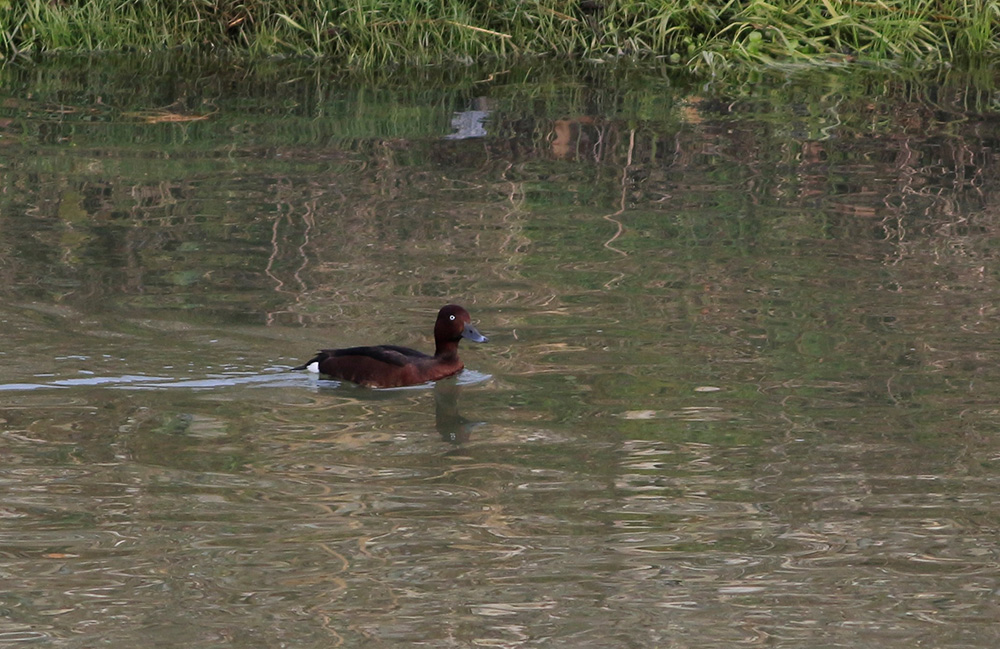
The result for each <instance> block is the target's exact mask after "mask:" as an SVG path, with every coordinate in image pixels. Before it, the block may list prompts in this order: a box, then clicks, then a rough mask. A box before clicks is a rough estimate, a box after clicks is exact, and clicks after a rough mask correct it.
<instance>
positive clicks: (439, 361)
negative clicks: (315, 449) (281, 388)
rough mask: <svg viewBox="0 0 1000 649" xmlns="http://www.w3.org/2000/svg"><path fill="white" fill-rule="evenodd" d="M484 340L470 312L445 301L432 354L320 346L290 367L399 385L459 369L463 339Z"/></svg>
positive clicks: (375, 384) (369, 382) (395, 348)
mask: <svg viewBox="0 0 1000 649" xmlns="http://www.w3.org/2000/svg"><path fill="white" fill-rule="evenodd" d="M463 338H464V339H466V340H470V341H472V342H474V343H485V342H487V341H488V340H489V339H488V338H487V337H486V336H484V335H483V334H481V333H479V331H478V330H477V329H476V328H475V327H474V326H472V317H471V316H470V315H469V312H468V311H466V310H465V309H464V308H463V307H461V306H459V305H457V304H446V305H445V306H443V307H441V310H440V311H438V315H437V321H436V322H435V323H434V355H433V356H430V355H428V354H425V353H423V352H420V351H417V350H416V349H410V348H409V347H400V346H399V345H374V346H370V347H347V348H345V349H321V350H319V352H317V353H316V355H315V356H314V357H312V358H311V359H309V360H308V361H306V362H305V363H303V364H302V365H299V366H298V367H294V368H292V369H293V370H309V371H310V372H314V373H318V374H323V375H326V376H328V377H330V378H334V379H338V380H341V381H350V382H351V383H357V384H358V385H361V386H364V387H368V388H399V387H405V386H409V385H420V384H422V383H430V382H433V381H439V380H441V379H443V378H446V377H449V376H452V375H454V374H457V373H458V372H460V371H462V368H464V367H465V365H464V364H463V363H462V359H460V358H459V357H458V343H459V342H460V341H461V340H462V339H463Z"/></svg>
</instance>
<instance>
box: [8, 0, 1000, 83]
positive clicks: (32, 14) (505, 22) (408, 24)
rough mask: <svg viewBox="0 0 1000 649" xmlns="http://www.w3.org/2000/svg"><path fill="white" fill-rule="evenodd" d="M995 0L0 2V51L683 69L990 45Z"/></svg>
mask: <svg viewBox="0 0 1000 649" xmlns="http://www.w3.org/2000/svg"><path fill="white" fill-rule="evenodd" d="M998 22H1000V0H853V1H845V0H772V1H771V2H764V1H761V0H744V1H737V0H730V1H729V2H697V1H691V0H538V1H534V2H533V1H531V0H493V1H491V2H480V1H476V0H465V1H462V0H247V1H243V2H241V1H239V0H183V1H181V2H178V1H177V0H0V54H2V56H4V57H6V58H9V57H12V56H15V55H17V54H19V53H37V52H47V51H75V52H84V51H109V50H110V51H123V50H125V51H131V50H138V51H152V50H163V49H169V48H178V47H197V48H210V49H223V50H227V51H230V50H235V51H239V52H244V53H248V54H251V55H263V56H271V55H298V56H309V57H324V58H330V59H332V60H335V61H337V62H340V63H343V64H347V65H350V66H354V67H362V68H365V67H377V66H383V65H387V64H397V63H402V64H428V63H445V62H455V61H471V60H482V59H484V58H491V57H492V58H497V57H499V58H506V57H514V56H518V55H526V56H546V55H547V56H557V57H574V58H608V57H622V56H626V57H636V58H644V57H664V58H665V59H667V60H668V61H670V62H672V63H675V64H677V65H684V66H687V67H690V68H706V67H707V68H714V67H719V66H722V65H725V64H727V63H729V62H733V61H760V62H768V61H774V60H778V61H792V62H795V61H808V60H826V59H829V58H831V57H857V58H863V59H869V60H885V59H897V60H899V59H901V60H917V61H930V62H941V61H952V60H957V59H963V58H971V57H981V56H989V55H993V54H996V53H998V52H1000V29H998V28H997V26H996V25H997V23H998Z"/></svg>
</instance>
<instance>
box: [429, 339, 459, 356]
mask: <svg viewBox="0 0 1000 649" xmlns="http://www.w3.org/2000/svg"><path fill="white" fill-rule="evenodd" d="M434 358H440V359H442V360H452V359H455V358H458V341H457V340H444V341H441V342H438V343H436V344H435V346H434Z"/></svg>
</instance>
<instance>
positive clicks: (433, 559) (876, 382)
mask: <svg viewBox="0 0 1000 649" xmlns="http://www.w3.org/2000/svg"><path fill="white" fill-rule="evenodd" d="M0 74H2V75H3V77H4V83H3V86H2V87H3V88H4V90H3V93H4V98H3V101H2V102H0V147H2V150H3V155H2V156H0V174H2V175H0V178H2V181H0V182H2V188H0V276H2V280H3V281H2V282H0V295H2V301H0V333H2V339H3V340H4V342H5V344H4V345H3V346H2V349H0V354H2V361H3V362H2V364H0V418H2V428H0V449H2V451H0V496H2V497H0V519H2V520H0V576H2V579H3V581H4V583H5V587H4V588H3V589H2V592H0V643H2V644H12V645H22V644H23V645H28V644H38V645H45V646H53V647H94V646H112V647H117V646H122V647H125V646H128V647H133V646H136V645H141V646H147V645H150V644H154V645H157V646H198V647H216V646H218V647H222V646H233V645H245V646H268V647H271V646H273V647H279V646H295V647H330V646H338V645H343V646H372V647H380V646H385V647H389V646H409V645H414V644H422V645H424V646H438V647H446V646H461V647H467V646H489V647H523V646H547V647H652V646H661V647H667V646H683V647H723V646H724V647H730V646H739V645H749V644H765V643H766V644H768V645H769V646H776V647H812V646H830V647H834V646H850V647H867V646H872V645H873V644H881V645H883V646H893V647H912V646H914V645H916V644H918V643H920V644H922V645H926V646H935V647H994V646H996V643H997V642H998V641H1000V632H998V631H997V630H996V623H995V620H996V614H997V593H998V592H1000V590H998V589H1000V579H998V574H1000V572H998V547H997V543H996V533H997V529H998V528H1000V507H998V505H1000V502H998V501H1000V497H998V496H997V493H998V488H997V487H998V484H1000V441H998V438H997V433H998V421H1000V408H998V407H997V403H998V395H1000V376H998V372H997V370H996V369H995V368H996V367H997V360H998V352H1000V349H998V345H997V342H996V341H997V339H998V336H997V333H998V331H997V329H998V318H997V316H998V313H997V307H996V306H995V302H996V299H995V298H996V295H997V294H998V288H1000V287H998V277H1000V276H998V271H997V268H996V256H997V253H996V249H997V243H998V241H1000V221H998V214H997V210H996V208H995V207H994V206H995V205H996V204H997V203H998V201H997V197H996V196H994V194H993V192H994V190H995V189H1000V186H995V183H996V182H997V179H998V173H997V172H998V171H1000V164H998V162H1000V161H998V158H997V154H996V149H997V142H998V138H997V135H998V128H1000V118H998V110H997V105H996V99H995V97H996V96H997V95H996V91H995V88H993V87H992V86H990V85H989V84H990V82H991V80H990V79H985V80H984V79H982V78H980V77H977V76H976V75H974V74H972V73H963V72H957V71H951V72H948V73H942V74H940V75H937V76H936V77H935V76H934V75H928V74H927V73H926V72H922V73H920V74H916V73H914V74H908V73H906V72H900V71H895V72H885V71H872V70H864V69H852V68H845V69H836V70H827V71H815V70H813V71H809V70H791V71H789V70H783V71H773V72H769V73H766V74H763V75H761V76H760V77H759V78H753V79H746V80H743V82H742V83H740V82H733V83H730V82H727V83H722V82H714V83H708V84H705V83H698V84H694V83H691V82H688V81H685V80H684V79H677V78H672V77H671V76H669V75H668V74H665V73H663V72H662V71H660V70H650V69H646V70H636V69H615V68H610V67H604V66H591V67H585V66H584V67H579V68H575V69H570V70H567V69H557V68H554V67H546V66H534V67H532V68H525V69H512V70H506V71H492V72H482V71H479V70H475V69H463V70H461V71H440V70H437V71H435V70H431V71H424V72H419V73H413V74H408V75H400V76H389V77H387V78H384V79H377V80H371V79H369V80H365V79H356V78H347V77H342V76H337V75H335V74H333V73H331V72H329V71H324V70H316V69H313V68H310V67H308V66H304V65H300V64H296V63H294V62H285V63H269V64H260V65H258V66H256V67H243V66H241V65H239V64H235V63H231V62H230V63H227V64H219V63H218V62H215V63H213V62H211V61H200V60H185V61H176V60H175V61H170V60H158V61H149V60H115V59H107V58H102V59H88V60H81V59H62V60H60V59H55V60H48V61H44V62H41V63H39V64H35V65H31V66H22V67H14V66H8V67H7V68H5V69H4V70H3V71H2V73H0ZM453 301H454V302H459V303H461V304H463V305H465V306H466V307H467V308H468V309H469V310H470V312H471V313H472V315H473V318H474V320H475V321H476V323H477V327H478V328H479V329H480V330H481V331H482V332H483V333H484V334H486V335H488V336H489V337H490V343H489V344H488V345H463V348H462V355H463V358H464V360H465V363H466V366H467V370H466V372H465V373H463V374H462V375H461V376H460V377H458V378H457V379H452V380H448V381H443V382H440V383H439V384H437V385H435V386H421V387H418V388H415V389H406V390H384V391H379V390H366V389H361V388H356V387H353V386H349V385H340V384H338V383H336V382H333V381H322V380H316V379H315V378H314V377H310V376H309V375H307V374H306V373H293V372H290V371H289V368H290V367H292V366H293V365H296V364H298V363H300V362H302V360H303V359H306V358H308V357H309V355H311V353H312V352H313V351H314V350H315V349H317V348H319V347H325V346H333V345H336V346H349V345H354V344H363V343H375V342H393V343H397V344H404V345H409V346H413V347H417V348H420V349H425V350H428V349H430V347H431V345H432V341H431V340H430V330H431V327H432V323H433V318H434V314H435V313H436V311H437V309H438V308H439V307H440V306H441V305H443V304H445V303H446V302H453Z"/></svg>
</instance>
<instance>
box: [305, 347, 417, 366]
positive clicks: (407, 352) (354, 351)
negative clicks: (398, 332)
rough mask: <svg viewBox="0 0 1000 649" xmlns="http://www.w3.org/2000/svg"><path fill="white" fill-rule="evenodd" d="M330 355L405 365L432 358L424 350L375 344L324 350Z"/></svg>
mask: <svg viewBox="0 0 1000 649" xmlns="http://www.w3.org/2000/svg"><path fill="white" fill-rule="evenodd" d="M323 351H324V352H326V354H327V355H328V356H367V357H368V358H371V359H373V360H376V361H380V362H382V363H388V364H389V365H395V366H397V367H403V366H404V365H408V364H410V363H412V362H413V361H414V360H417V359H421V358H430V356H428V355H427V354H425V353H423V352H418V351H417V350H415V349H410V348H409V347H400V346H399V345H373V346H370V347H348V348H346V349H329V350H323Z"/></svg>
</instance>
